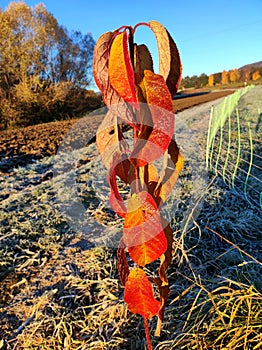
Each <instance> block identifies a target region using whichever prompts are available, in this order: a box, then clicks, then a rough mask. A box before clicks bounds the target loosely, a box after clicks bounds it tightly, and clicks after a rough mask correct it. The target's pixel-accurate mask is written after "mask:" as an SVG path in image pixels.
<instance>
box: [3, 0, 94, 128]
mask: <svg viewBox="0 0 262 350" xmlns="http://www.w3.org/2000/svg"><path fill="white" fill-rule="evenodd" d="M94 44H95V43H94V40H93V38H92V35H91V34H90V33H87V34H85V35H83V34H81V33H80V32H77V31H75V32H72V33H69V32H68V31H67V29H66V28H64V27H62V26H61V25H59V24H58V22H57V20H56V19H55V18H54V16H53V15H52V14H51V13H49V12H48V11H47V9H46V8H45V6H44V5H43V4H38V5H36V6H35V7H29V6H28V5H27V4H26V3H24V2H11V3H10V4H9V6H8V7H7V8H6V9H5V10H4V11H3V10H2V9H1V8H0V124H1V127H2V128H3V127H10V126H16V125H17V124H22V125H23V124H33V123H36V122H41V121H49V120H52V118H56V119H58V118H63V115H65V114H67V113H69V114H70V113H72V114H74V112H73V110H71V111H70V110H69V108H68V106H69V105H70V104H71V105H72V96H78V95H79V90H81V89H82V90H83V89H84V88H86V87H87V86H88V85H89V84H90V81H91V77H92V75H91V66H92V58H93V49H94ZM94 95H95V94H94ZM69 98H71V101H70V103H69V104H68V103H67V102H68V99H69Z"/></svg>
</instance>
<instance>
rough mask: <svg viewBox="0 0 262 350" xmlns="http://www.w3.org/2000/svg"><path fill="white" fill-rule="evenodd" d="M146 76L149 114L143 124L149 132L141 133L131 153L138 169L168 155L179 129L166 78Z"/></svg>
mask: <svg viewBox="0 0 262 350" xmlns="http://www.w3.org/2000/svg"><path fill="white" fill-rule="evenodd" d="M144 74H145V75H144V78H143V81H142V91H143V92H144V97H145V99H146V101H147V104H148V107H149V111H148V112H147V113H146V114H145V117H144V121H143V124H144V125H145V128H146V132H144V130H142V131H141V132H140V134H138V138H137V139H136V140H135V146H134V150H133V152H132V154H131V161H132V162H133V163H134V164H136V165H137V166H144V165H146V164H148V163H150V162H152V161H154V160H156V159H158V158H160V157H161V156H162V155H163V154H164V152H165V150H166V149H167V148H168V146H169V143H170V141H171V138H172V136H173V134H174V127H175V117H174V113H173V105H172V98H171V95H170V93H169V90H168V88H167V86H166V83H165V81H164V79H163V77H162V76H161V75H158V74H154V73H152V72H151V71H145V72H144ZM146 118H147V119H146ZM150 118H152V121H151V120H150ZM150 128H152V132H150V130H149V129H150ZM148 131H149V132H150V133H149V135H148Z"/></svg>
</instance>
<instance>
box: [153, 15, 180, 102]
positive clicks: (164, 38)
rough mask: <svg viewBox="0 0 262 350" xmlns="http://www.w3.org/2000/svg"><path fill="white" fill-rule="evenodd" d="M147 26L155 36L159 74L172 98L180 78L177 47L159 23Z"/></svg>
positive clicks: (154, 22) (155, 22)
mask: <svg viewBox="0 0 262 350" xmlns="http://www.w3.org/2000/svg"><path fill="white" fill-rule="evenodd" d="M148 25H149V27H150V28H151V29H152V31H153V33H154V34H155V37H156V41H157V45H158V52H159V74H160V75H162V76H163V77H164V79H165V81H166V83H167V86H168V89H169V91H170V93H171V95H172V96H174V95H175V93H176V92H177V89H178V85H179V82H180V80H181V77H182V64H181V60H180V55H179V52H178V49H177V46H176V44H175V42H174V40H173V38H172V37H171V35H170V34H169V32H168V31H167V30H166V28H165V27H164V26H163V25H162V24H161V23H159V22H157V21H150V22H149V23H148Z"/></svg>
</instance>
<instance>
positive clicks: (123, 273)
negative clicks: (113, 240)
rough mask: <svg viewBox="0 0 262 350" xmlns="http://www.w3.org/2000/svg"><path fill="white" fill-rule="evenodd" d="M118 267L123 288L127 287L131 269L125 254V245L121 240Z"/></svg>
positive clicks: (118, 251)
mask: <svg viewBox="0 0 262 350" xmlns="http://www.w3.org/2000/svg"><path fill="white" fill-rule="evenodd" d="M117 267H118V274H119V277H120V280H121V283H122V285H123V286H125V284H126V281H127V278H128V275H129V267H128V262H127V258H126V253H125V245H124V243H123V240H122V239H121V240H120V242H119V245H118V249H117Z"/></svg>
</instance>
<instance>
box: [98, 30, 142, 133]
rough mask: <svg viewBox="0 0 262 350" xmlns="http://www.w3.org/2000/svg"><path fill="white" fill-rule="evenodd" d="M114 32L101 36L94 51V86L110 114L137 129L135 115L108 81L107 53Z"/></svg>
mask: <svg viewBox="0 0 262 350" xmlns="http://www.w3.org/2000/svg"><path fill="white" fill-rule="evenodd" d="M115 34H116V33H115V32H107V33H104V34H102V35H101V36H100V37H99V38H98V40H97V42H96V46H95V49H94V58H93V74H94V79H95V81H96V84H97V86H98V88H99V90H100V91H101V93H102V97H103V100H104V102H105V104H106V105H107V107H108V108H109V109H110V110H111V112H112V113H113V114H115V115H117V116H118V117H119V118H121V119H122V120H124V121H125V122H127V123H128V124H130V125H131V126H132V127H134V128H135V129H137V123H136V120H135V113H134V112H133V108H132V107H131V106H129V105H128V104H127V103H126V102H125V100H124V99H123V97H121V96H120V95H119V94H118V92H117V91H116V90H115V89H114V88H113V87H112V85H111V82H110V79H109V71H108V66H109V53H110V48H111V44H112V40H113V37H114V35H115Z"/></svg>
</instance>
